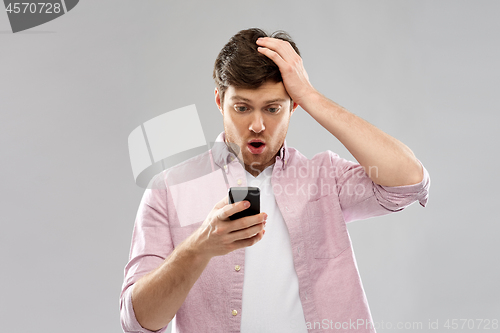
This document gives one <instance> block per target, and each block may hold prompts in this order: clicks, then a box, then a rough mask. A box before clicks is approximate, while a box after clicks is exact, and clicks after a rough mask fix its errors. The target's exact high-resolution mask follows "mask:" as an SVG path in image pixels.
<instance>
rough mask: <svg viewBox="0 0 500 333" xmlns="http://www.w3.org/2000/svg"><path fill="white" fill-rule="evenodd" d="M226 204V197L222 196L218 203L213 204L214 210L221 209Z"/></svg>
mask: <svg viewBox="0 0 500 333" xmlns="http://www.w3.org/2000/svg"><path fill="white" fill-rule="evenodd" d="M227 204H228V198H227V195H225V196H224V198H222V199H221V200H220V201H219V202H218V203H216V204H215V206H214V208H215V209H221V208H222V207H224V206H226V205H227Z"/></svg>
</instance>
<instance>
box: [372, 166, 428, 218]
mask: <svg viewBox="0 0 500 333" xmlns="http://www.w3.org/2000/svg"><path fill="white" fill-rule="evenodd" d="M418 162H419V163H420V165H421V166H422V170H423V173H424V175H423V178H422V181H420V183H417V184H412V185H403V186H383V185H377V186H376V187H375V189H374V191H375V192H376V195H377V198H378V199H379V201H380V202H381V204H382V205H383V206H384V207H386V206H387V207H386V208H387V209H390V210H393V211H398V210H401V209H403V208H404V207H406V206H408V205H410V204H411V203H412V202H414V201H416V200H418V202H419V203H420V205H421V206H422V207H425V206H426V205H427V201H428V200H429V187H430V184H431V179H430V176H429V173H428V172H427V170H426V169H425V167H424V166H423V164H422V163H421V162H420V161H418ZM377 192H378V193H377Z"/></svg>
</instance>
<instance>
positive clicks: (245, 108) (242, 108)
mask: <svg viewBox="0 0 500 333" xmlns="http://www.w3.org/2000/svg"><path fill="white" fill-rule="evenodd" d="M234 109H235V110H236V111H237V112H245V111H246V110H248V108H247V107H246V106H244V105H235V106H234Z"/></svg>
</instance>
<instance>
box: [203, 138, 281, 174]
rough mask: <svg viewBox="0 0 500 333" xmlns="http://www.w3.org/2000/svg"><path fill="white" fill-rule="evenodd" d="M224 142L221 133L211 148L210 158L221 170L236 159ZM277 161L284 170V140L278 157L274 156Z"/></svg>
mask: <svg viewBox="0 0 500 333" xmlns="http://www.w3.org/2000/svg"><path fill="white" fill-rule="evenodd" d="M225 140H226V133H225V132H221V133H220V134H219V135H218V136H217V139H215V142H214V144H213V146H212V156H213V159H214V162H215V163H216V164H217V165H218V166H219V167H221V168H223V167H224V165H227V164H229V163H231V162H232V161H233V160H234V159H235V158H236V155H235V154H234V153H233V152H232V151H230V150H229V147H228V146H227V144H226V141H225ZM278 159H280V160H281V161H282V163H279V164H278V165H280V166H281V168H282V169H285V166H286V163H287V160H288V150H287V145H286V139H285V140H284V142H283V145H282V146H281V148H280V150H279V152H278V155H277V156H276V160H278Z"/></svg>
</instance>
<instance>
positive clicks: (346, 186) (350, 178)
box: [329, 151, 430, 222]
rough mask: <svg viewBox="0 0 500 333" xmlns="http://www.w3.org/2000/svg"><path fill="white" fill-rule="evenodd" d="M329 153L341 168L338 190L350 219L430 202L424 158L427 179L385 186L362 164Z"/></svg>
mask: <svg viewBox="0 0 500 333" xmlns="http://www.w3.org/2000/svg"><path fill="white" fill-rule="evenodd" d="M329 154H330V161H331V163H332V164H333V166H334V167H335V169H336V170H337V171H336V174H337V193H338V196H339V200H340V206H341V208H342V212H343V214H344V219H345V221H346V222H351V221H355V220H360V219H366V218H369V217H374V216H380V215H385V214H388V213H391V212H397V211H401V210H403V209H404V208H406V207H408V206H409V205H411V204H412V203H414V202H415V201H418V202H419V203H420V205H422V206H423V207H425V205H426V204H427V201H428V198H429V187H430V177H429V173H428V172H427V170H426V169H425V167H424V166H423V165H422V163H421V162H420V161H419V163H420V165H422V169H423V178H422V180H421V181H420V182H419V183H417V184H412V185H404V186H382V185H378V184H375V183H374V182H373V181H372V180H371V179H370V177H369V176H368V175H367V174H366V172H365V170H364V169H363V167H362V166H361V165H359V164H358V163H355V162H352V161H348V160H345V159H342V158H340V157H339V156H338V155H337V154H335V153H333V152H330V151H329ZM371 171H373V172H376V170H369V172H371Z"/></svg>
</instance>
